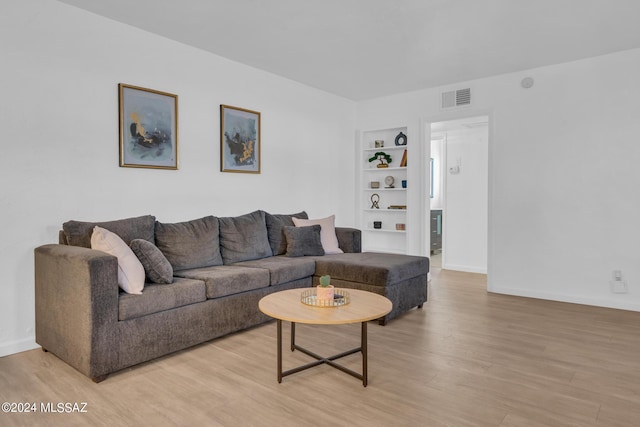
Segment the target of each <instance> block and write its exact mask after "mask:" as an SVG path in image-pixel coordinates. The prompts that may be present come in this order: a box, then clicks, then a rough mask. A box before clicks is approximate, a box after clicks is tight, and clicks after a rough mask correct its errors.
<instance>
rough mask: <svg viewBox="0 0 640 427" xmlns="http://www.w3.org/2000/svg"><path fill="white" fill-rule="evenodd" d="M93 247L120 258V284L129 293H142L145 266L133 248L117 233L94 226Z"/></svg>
mask: <svg viewBox="0 0 640 427" xmlns="http://www.w3.org/2000/svg"><path fill="white" fill-rule="evenodd" d="M91 249H97V250H99V251H103V252H106V253H108V254H110V255H113V256H115V257H116V258H118V285H119V286H120V287H121V288H122V289H123V290H124V291H125V292H126V293H128V294H138V295H139V294H141V293H142V289H144V267H143V266H142V263H141V262H140V260H139V259H138V257H136V254H134V253H133V251H132V250H131V248H130V247H129V246H127V244H126V243H125V242H124V240H122V239H121V238H120V236H118V235H117V234H115V233H112V232H111V231H109V230H105V229H104V228H100V227H97V226H96V227H93V234H91Z"/></svg>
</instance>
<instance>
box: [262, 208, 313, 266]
mask: <svg viewBox="0 0 640 427" xmlns="http://www.w3.org/2000/svg"><path fill="white" fill-rule="evenodd" d="M293 217H295V218H300V219H308V218H309V217H308V216H307V213H306V212H304V211H302V212H298V213H295V214H270V213H268V212H265V219H266V221H267V234H268V236H269V245H270V246H271V252H273V255H282V254H284V253H285V252H287V241H286V239H285V236H284V230H283V227H284V226H286V225H289V226H293V225H294V224H293V221H292V220H291V218H293Z"/></svg>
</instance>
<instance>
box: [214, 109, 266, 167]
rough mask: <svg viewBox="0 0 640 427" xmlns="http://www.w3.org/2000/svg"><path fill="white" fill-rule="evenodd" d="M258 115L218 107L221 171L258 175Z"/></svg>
mask: <svg viewBox="0 0 640 427" xmlns="http://www.w3.org/2000/svg"><path fill="white" fill-rule="evenodd" d="M261 144H262V141H261V139H260V113H259V112H257V111H251V110H245V109H244V108H237V107H231V106H229V105H221V106H220V170H221V171H222V172H242V173H260V166H261V165H260V149H261Z"/></svg>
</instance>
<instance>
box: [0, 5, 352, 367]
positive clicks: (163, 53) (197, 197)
mask: <svg viewBox="0 0 640 427" xmlns="http://www.w3.org/2000/svg"><path fill="white" fill-rule="evenodd" d="M0 62H1V63H2V71H1V72H0V73H1V78H0V93H1V94H2V102H1V103H0V129H2V133H1V135H2V155H1V156H0V183H1V184H0V185H2V190H1V191H0V197H1V200H2V208H1V211H2V221H1V222H0V234H1V235H2V239H0V268H1V271H2V272H3V280H2V285H1V286H2V298H0V356H2V355H5V354H10V353H13V352H17V351H21V350H24V349H28V348H32V347H34V346H35V343H34V337H33V334H34V331H33V328H34V307H33V306H34V290H33V249H34V248H35V247H36V246H38V245H41V244H44V243H53V242H57V233H58V230H59V229H60V227H61V224H62V223H63V222H64V221H66V220H69V219H78V220H92V221H93V220H96V221H99V220H110V219H118V218H125V217H130V216H136V215H143V214H153V215H156V217H157V218H158V220H160V221H164V222H172V221H184V220H189V219H194V218H198V217H201V216H204V215H210V214H213V215H218V216H225V215H238V214H243V213H246V212H249V211H252V210H254V209H264V210H267V211H270V212H274V213H288V212H294V211H299V210H302V209H304V210H307V212H308V213H309V215H310V216H311V217H316V218H317V217H323V216H326V215H330V214H334V213H335V214H336V222H337V224H338V225H345V226H353V225H354V221H353V219H354V217H355V214H354V206H353V197H352V195H353V193H354V191H355V189H354V183H353V182H354V172H353V165H354V162H355V159H354V152H353V148H352V144H353V138H354V122H355V104H354V103H353V102H351V101H348V100H345V99H342V98H339V97H336V96H333V95H330V94H327V93H325V92H321V91H318V90H315V89H312V88H309V87H306V86H304V85H301V84H298V83H296V82H292V81H290V80H286V79H283V78H280V77H277V76H274V75H271V74H268V73H265V72H262V71H259V70H256V69H253V68H250V67H246V66H243V65H240V64H237V63H234V62H231V61H228V60H226V59H223V58H220V57H217V56H215V55H211V54H209V53H206V52H204V51H201V50H198V49H195V48H191V47H188V46H185V45H182V44H180V43H176V42H173V41H170V40H167V39H164V38H161V37H158V36H156V35H153V34H150V33H146V32H143V31H141V30H138V29H135V28H132V27H129V26H125V25H122V24H119V23H116V22H114V21H111V20H108V19H104V18H101V17H98V16H96V15H93V14H90V13H88V12H85V11H82V10H80V9H76V8H73V7H71V6H68V5H65V4H61V3H58V2H56V1H54V0H28V1H24V0H5V1H4V2H3V4H2V6H1V13H0ZM118 83H127V84H132V85H137V86H142V87H147V88H151V89H156V90H161V91H165V92H169V93H174V94H177V95H178V104H179V107H178V108H179V143H178V148H179V170H178V171H170V170H151V169H135V168H120V167H118V91H117V85H118ZM220 104H229V105H235V106H239V107H243V108H248V109H252V110H257V111H260V112H261V113H262V150H263V151H262V173H261V174H260V175H250V174H234V173H221V172H219V168H220V158H219V150H220V148H219V147H220V137H219V122H220V119H219V116H220V113H219V106H220ZM326 153H330V154H331V157H330V159H329V160H327V159H328V157H327V155H326Z"/></svg>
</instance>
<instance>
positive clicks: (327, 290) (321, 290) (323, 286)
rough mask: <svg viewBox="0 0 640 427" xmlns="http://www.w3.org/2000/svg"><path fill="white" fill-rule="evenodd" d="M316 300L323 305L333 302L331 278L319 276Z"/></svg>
mask: <svg viewBox="0 0 640 427" xmlns="http://www.w3.org/2000/svg"><path fill="white" fill-rule="evenodd" d="M316 291H317V293H316V298H317V299H318V300H319V301H321V302H322V303H324V304H327V303H328V302H329V301H333V285H332V284H331V276H329V275H328V274H327V275H326V276H320V284H319V285H318V287H317V288H316Z"/></svg>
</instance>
